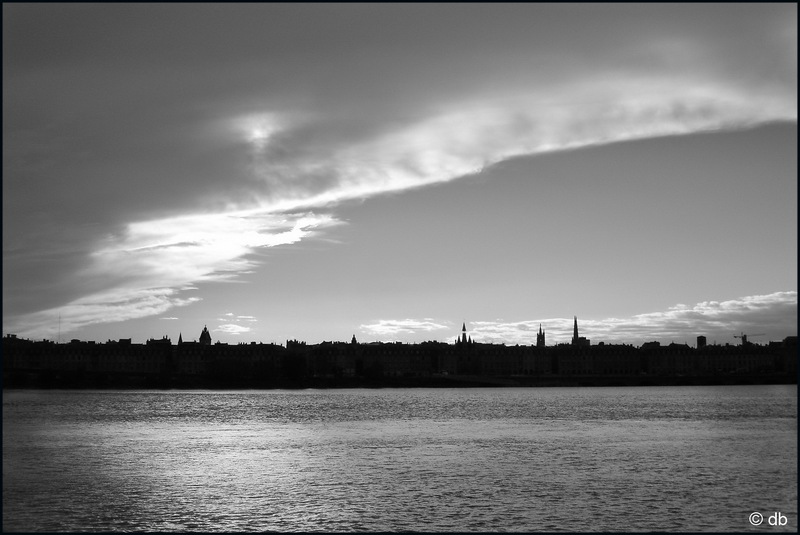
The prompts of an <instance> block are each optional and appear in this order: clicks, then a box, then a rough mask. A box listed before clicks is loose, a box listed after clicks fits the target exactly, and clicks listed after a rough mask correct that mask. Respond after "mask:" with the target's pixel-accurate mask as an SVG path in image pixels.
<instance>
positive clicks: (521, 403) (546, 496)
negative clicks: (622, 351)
mask: <svg viewBox="0 0 800 535" xmlns="http://www.w3.org/2000/svg"><path fill="white" fill-rule="evenodd" d="M754 512H759V513H761V514H762V515H763V523H762V524H761V525H759V526H753V525H752V524H751V523H750V521H749V518H750V515H751V513H754ZM776 513H779V514H780V516H778V515H777V514H776ZM770 518H772V519H774V520H775V521H776V522H774V523H778V522H784V523H785V525H783V526H770V525H769V523H770ZM3 530H4V531H140V530H148V531H268V530H272V531H361V530H365V531H652V530H658V531H737V532H741V531H753V532H773V531H796V530H797V388H796V386H794V385H792V386H715V387H652V388H645V387H620V388H506V389H501V388H497V389H495V388H481V389H397V390H393V389H381V390H367V389H363V390H360V389H359V390H301V391H287V390H272V391H233V392H231V391H225V392H222V391H33V390H17V391H4V392H3Z"/></svg>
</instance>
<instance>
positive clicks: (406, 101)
mask: <svg viewBox="0 0 800 535" xmlns="http://www.w3.org/2000/svg"><path fill="white" fill-rule="evenodd" d="M573 316H578V317H579V321H580V325H581V335H584V336H586V337H588V338H590V339H591V340H592V343H596V342H600V341H606V342H625V343H633V344H635V345H639V344H641V343H643V342H646V341H651V340H659V341H662V342H664V343H669V342H671V341H675V342H679V343H683V342H688V343H690V344H692V345H694V343H695V338H696V336H698V335H706V336H707V337H708V339H709V342H713V341H717V342H718V343H738V342H737V341H736V340H735V339H734V338H733V335H734V334H735V333H741V332H745V333H750V334H751V335H754V334H759V333H763V337H759V338H753V341H756V342H758V341H763V342H766V341H769V340H780V339H782V338H784V337H785V336H789V335H795V334H796V330H797V328H796V325H797V6H796V5H795V4H764V3H753V4H671V5H654V4H641V5H639V4H619V5H613V4H552V5H548V4H505V5H504V4H495V3H491V4H438V5H427V4H238V5H232V4H227V3H225V4H185V3H179V4H163V5H162V4H127V5H125V4H122V5H121V4H107V5H105V4H76V5H67V4H64V5H60V4H3V332H4V334H8V333H15V334H18V335H19V336H24V337H28V338H32V339H42V338H48V339H57V338H58V337H59V336H60V338H61V339H62V340H69V339H72V338H79V339H88V340H98V341H105V340H107V339H118V338H129V337H132V338H133V339H134V342H144V341H145V340H146V339H148V338H151V337H155V338H160V337H161V336H163V335H167V336H169V337H170V338H172V339H173V341H175V340H177V338H178V335H179V334H182V335H183V338H184V340H192V339H197V338H198V337H199V334H200V331H201V330H202V328H203V326H204V325H208V328H209V330H210V331H211V333H212V339H213V340H214V341H216V340H222V341H224V342H229V343H236V342H250V341H264V342H271V341H274V342H279V343H281V342H283V341H285V340H286V339H291V338H297V339H300V340H307V341H309V342H312V343H315V342H319V341H322V340H349V339H350V337H351V336H352V335H354V334H355V335H356V337H357V338H358V339H359V341H375V340H383V341H389V340H401V341H407V342H415V341H423V340H442V341H452V340H453V339H454V338H455V337H456V335H457V334H458V332H459V331H460V329H461V324H462V322H466V323H467V325H468V328H469V330H470V334H471V335H472V337H473V338H474V339H475V340H478V341H486V342H489V341H491V342H505V343H510V344H514V343H522V344H529V343H534V342H535V331H536V330H537V329H538V327H539V324H540V323H541V324H542V325H543V327H544V328H545V329H546V331H547V341H548V344H552V343H557V342H566V341H569V339H570V338H571V336H572V318H573Z"/></svg>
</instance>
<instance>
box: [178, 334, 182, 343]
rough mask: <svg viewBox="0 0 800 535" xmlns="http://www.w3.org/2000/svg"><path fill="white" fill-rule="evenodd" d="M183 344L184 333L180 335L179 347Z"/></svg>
mask: <svg viewBox="0 0 800 535" xmlns="http://www.w3.org/2000/svg"><path fill="white" fill-rule="evenodd" d="M182 343H183V333H180V334H178V345H181V344H182Z"/></svg>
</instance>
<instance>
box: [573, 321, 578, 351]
mask: <svg viewBox="0 0 800 535" xmlns="http://www.w3.org/2000/svg"><path fill="white" fill-rule="evenodd" d="M572 345H574V346H576V345H578V316H575V327H573V329H572Z"/></svg>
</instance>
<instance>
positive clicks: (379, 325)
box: [359, 318, 452, 338]
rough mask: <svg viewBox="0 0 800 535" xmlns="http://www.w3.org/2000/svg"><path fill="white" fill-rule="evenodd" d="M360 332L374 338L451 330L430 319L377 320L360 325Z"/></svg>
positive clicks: (449, 326)
mask: <svg viewBox="0 0 800 535" xmlns="http://www.w3.org/2000/svg"><path fill="white" fill-rule="evenodd" d="M359 328H360V329H361V332H363V333H365V334H367V335H371V336H375V337H378V338H380V337H395V336H398V335H402V334H415V333H419V332H433V331H441V330H445V329H452V326H451V325H449V324H447V323H436V322H435V321H433V320H432V319H430V318H425V319H422V320H417V319H410V318H409V319H403V320H378V321H377V322H375V323H370V324H365V325H361V326H360V327H359Z"/></svg>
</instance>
